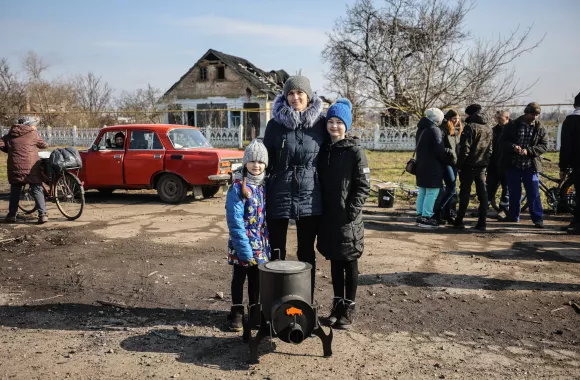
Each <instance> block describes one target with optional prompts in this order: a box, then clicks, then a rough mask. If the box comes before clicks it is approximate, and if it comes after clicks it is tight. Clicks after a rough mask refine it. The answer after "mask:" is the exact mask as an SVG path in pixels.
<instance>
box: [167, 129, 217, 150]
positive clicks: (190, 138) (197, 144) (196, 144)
mask: <svg viewBox="0 0 580 380" xmlns="http://www.w3.org/2000/svg"><path fill="white" fill-rule="evenodd" d="M167 137H169V140H171V144H173V147H174V148H175V149H188V148H211V147H212V146H211V144H210V143H209V141H207V140H206V138H205V137H204V136H203V134H202V133H201V132H200V131H198V130H197V129H193V128H191V129H187V128H179V129H172V130H171V131H169V133H168V134H167Z"/></svg>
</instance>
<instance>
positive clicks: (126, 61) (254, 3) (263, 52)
mask: <svg viewBox="0 0 580 380" xmlns="http://www.w3.org/2000/svg"><path fill="white" fill-rule="evenodd" d="M377 2H380V0H378V1H377ZM353 3H354V1H345V0H308V1H304V0H294V1H278V0H272V1H267V0H246V1H237V0H236V1H234V0H222V1H198V0H195V1H192V0H175V1H172V0H168V1H159V0H155V1H153V0H151V1H150V0H141V1H124V0H99V1H78V0H75V1H65V0H51V1H46V0H0V36H2V37H1V38H0V57H6V58H8V59H9V60H10V62H11V63H12V64H13V65H14V66H16V65H18V63H19V59H20V57H21V56H22V55H23V54H24V53H25V52H26V51H28V50H34V51H35V52H36V53H38V54H39V55H40V56H42V57H43V58H45V60H46V61H47V62H48V63H50V65H51V68H50V71H49V73H48V75H49V76H59V75H60V76H67V75H71V74H79V73H86V72H87V71H93V72H95V73H96V74H99V75H102V76H103V78H104V79H105V80H107V81H108V82H109V84H110V85H111V86H112V87H114V88H116V89H117V91H120V90H133V89H136V88H140V87H144V86H146V84H147V83H151V84H152V85H153V86H154V87H158V88H160V89H161V90H163V91H166V90H167V89H168V88H169V87H171V85H172V84H173V83H175V82H176V81H177V80H178V79H179V78H180V77H181V76H182V75H183V74H184V73H185V72H186V71H187V70H188V69H189V68H190V67H191V66H192V65H193V64H194V63H195V62H196V61H197V60H198V59H199V58H201V56H202V54H204V53H205V52H206V51H207V50H208V49H210V48H212V49H216V50H219V51H222V52H224V53H228V54H232V55H237V56H240V57H244V58H246V59H247V60H249V61H250V62H252V63H253V64H254V65H256V66H258V67H260V68H261V69H263V70H271V69H285V70H286V71H288V72H289V73H290V74H295V73H296V71H297V70H299V69H301V70H302V73H303V74H304V75H306V76H308V77H309V78H310V79H311V81H312V85H313V88H314V89H315V90H323V87H324V85H325V80H324V70H325V66H324V64H323V62H322V60H321V58H320V52H321V50H322V48H323V46H324V44H325V42H326V35H325V33H327V32H329V31H331V30H332V26H333V23H334V22H335V20H336V19H337V18H338V17H340V16H342V15H344V14H345V10H346V5H347V4H353ZM578 17H580V0H552V1H551V2H548V1H545V0H543V1H539V0H485V1H483V0H480V1H479V2H478V4H477V6H476V8H475V9H474V10H473V11H472V12H471V14H470V15H469V16H468V18H467V23H466V27H467V28H466V29H468V30H470V31H471V32H472V34H473V35H474V36H480V37H486V38H497V36H498V35H500V34H501V35H506V34H507V33H509V32H510V31H512V30H514V29H515V28H517V27H518V26H520V27H521V28H525V27H528V26H531V25H533V31H532V35H531V40H532V41H534V40H539V39H540V38H541V37H542V36H543V35H544V34H546V38H545V40H544V41H543V43H542V45H541V46H540V47H539V48H538V49H536V50H535V51H534V52H533V53H530V54H527V55H524V56H522V57H521V58H519V59H518V60H517V61H516V64H515V68H516V70H517V76H518V77H519V78H520V79H521V81H522V82H523V83H527V84H530V83H533V82H534V81H536V80H537V79H538V80H539V81H538V83H537V84H536V85H535V87H534V88H533V89H532V91H531V95H530V96H529V97H527V98H525V99H521V102H527V101H529V100H535V101H538V102H540V103H559V102H566V101H569V100H570V99H571V98H572V95H573V94H576V93H578V92H579V91H580V70H579V68H578V67H579V65H580V46H579V45H578V38H579V37H580V22H578Z"/></svg>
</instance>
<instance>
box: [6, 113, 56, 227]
mask: <svg viewBox="0 0 580 380" xmlns="http://www.w3.org/2000/svg"><path fill="white" fill-rule="evenodd" d="M37 124H38V120H36V119H35V118H33V117H21V118H20V119H18V121H17V122H16V124H15V125H13V126H12V128H10V131H8V134H7V135H5V136H3V137H2V139H0V150H2V151H3V152H5V153H8V162H7V166H8V182H9V183H10V202H9V205H8V215H6V222H8V223H14V222H16V213H17V212H18V203H19V202H20V194H21V192H22V187H23V186H24V185H25V184H30V192H31V194H32V196H33V197H34V203H35V204H36V209H37V210H38V223H39V224H42V223H46V222H47V221H48V216H47V215H46V202H45V200H44V192H43V190H42V172H41V170H42V168H41V162H40V158H39V157H38V150H39V149H45V148H47V147H48V144H47V143H46V142H45V141H44V140H43V139H42V137H40V134H39V133H38V131H37V129H36V126H37Z"/></svg>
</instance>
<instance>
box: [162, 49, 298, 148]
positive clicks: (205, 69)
mask: <svg viewBox="0 0 580 380" xmlns="http://www.w3.org/2000/svg"><path fill="white" fill-rule="evenodd" d="M287 79H288V74H287V73H286V72H285V71H284V70H278V71H270V72H266V71H263V70H261V69H259V68H257V67H256V66H254V65H253V64H252V63H250V62H249V61H247V60H245V59H244V58H239V57H235V56H233V55H229V54H225V53H221V52H219V51H216V50H213V49H210V50H208V51H207V52H206V53H205V54H204V55H203V56H202V57H201V59H200V60H199V61H197V62H196V63H195V65H193V66H192V67H191V68H190V69H189V70H188V71H187V72H186V73H185V74H184V75H183V76H182V77H181V78H180V79H179V80H178V81H177V82H176V83H175V84H174V85H173V86H171V88H170V89H169V90H167V92H166V93H165V94H164V95H163V97H161V99H160V101H159V108H160V109H163V110H166V111H167V112H165V113H164V115H163V122H165V123H175V124H186V125H195V126H197V127H200V128H205V127H208V126H210V127H212V128H228V127H230V128H232V127H238V126H239V125H240V124H242V125H243V126H244V139H246V140H248V139H250V138H252V137H257V136H263V134H264V130H265V128H266V124H267V122H268V120H269V118H270V113H271V112H270V110H271V106H272V103H273V100H274V99H275V98H276V96H277V95H278V94H279V93H280V92H281V91H282V87H283V86H284V82H286V80H287Z"/></svg>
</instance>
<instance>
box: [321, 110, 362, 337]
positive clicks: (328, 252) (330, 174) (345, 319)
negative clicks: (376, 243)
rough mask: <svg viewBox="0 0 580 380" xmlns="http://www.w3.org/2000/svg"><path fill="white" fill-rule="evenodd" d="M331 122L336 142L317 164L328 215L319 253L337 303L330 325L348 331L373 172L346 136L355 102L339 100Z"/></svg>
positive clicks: (328, 145)
mask: <svg viewBox="0 0 580 380" xmlns="http://www.w3.org/2000/svg"><path fill="white" fill-rule="evenodd" d="M326 120H327V126H326V128H327V131H328V134H329V135H330V139H331V141H330V142H329V143H326V144H325V145H323V146H322V148H321V151H320V157H319V160H318V170H319V178H320V185H321V190H322V203H323V214H322V220H321V223H320V227H319V233H318V243H317V248H318V250H319V251H320V253H322V255H323V256H324V257H325V258H326V259H327V260H330V266H331V274H332V287H333V290H334V300H333V303H332V311H331V313H330V316H329V317H328V322H329V324H331V325H332V326H333V327H335V328H339V329H340V328H342V329H347V328H350V327H351V325H352V320H353V312H354V309H355V298H356V289H357V283H358V258H359V257H361V255H362V253H363V249H364V242H363V238H364V225H363V220H362V207H363V205H364V203H365V201H366V199H367V197H368V195H369V190H370V181H369V179H370V171H369V168H368V164H367V158H366V156H365V152H364V150H363V148H362V147H361V146H360V144H359V141H358V139H357V138H352V137H346V136H345V135H346V131H348V129H349V128H350V125H351V123H352V105H351V103H350V102H349V101H348V100H347V99H339V100H337V102H336V103H335V104H333V105H332V106H331V107H330V108H329V109H328V112H327V114H326ZM345 287H346V292H345Z"/></svg>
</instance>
